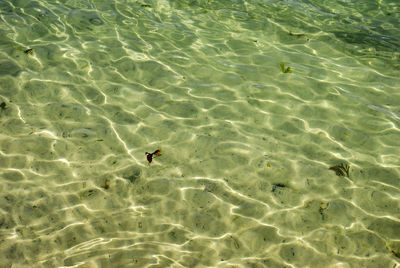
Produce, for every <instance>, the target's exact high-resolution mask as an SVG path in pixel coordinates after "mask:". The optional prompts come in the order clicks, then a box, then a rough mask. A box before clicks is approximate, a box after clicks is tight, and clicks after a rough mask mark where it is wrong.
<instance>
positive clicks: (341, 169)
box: [329, 163, 350, 178]
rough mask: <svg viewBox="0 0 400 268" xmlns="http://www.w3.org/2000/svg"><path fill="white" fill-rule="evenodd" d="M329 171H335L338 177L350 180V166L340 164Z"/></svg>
mask: <svg viewBox="0 0 400 268" xmlns="http://www.w3.org/2000/svg"><path fill="white" fill-rule="evenodd" d="M329 169H330V170H333V171H335V173H336V175H338V176H341V177H347V178H350V166H349V165H347V164H344V163H340V164H339V165H336V166H333V167H330V168H329Z"/></svg>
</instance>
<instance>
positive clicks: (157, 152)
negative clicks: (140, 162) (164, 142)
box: [145, 149, 161, 163]
mask: <svg viewBox="0 0 400 268" xmlns="http://www.w3.org/2000/svg"><path fill="white" fill-rule="evenodd" d="M145 154H146V157H147V161H149V163H151V162H152V161H153V157H156V156H161V149H157V150H155V151H154V152H153V153H148V152H145Z"/></svg>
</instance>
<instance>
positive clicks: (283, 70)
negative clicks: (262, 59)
mask: <svg viewBox="0 0 400 268" xmlns="http://www.w3.org/2000/svg"><path fill="white" fill-rule="evenodd" d="M279 65H280V66H281V70H282V73H284V74H287V73H291V72H292V68H290V67H287V68H286V69H285V63H283V62H282V61H281V62H280V63H279Z"/></svg>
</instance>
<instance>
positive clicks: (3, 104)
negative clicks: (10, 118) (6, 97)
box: [0, 101, 7, 111]
mask: <svg viewBox="0 0 400 268" xmlns="http://www.w3.org/2000/svg"><path fill="white" fill-rule="evenodd" d="M0 109H1V110H2V111H4V110H5V109H7V104H6V103H5V102H4V101H3V102H2V103H0Z"/></svg>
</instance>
